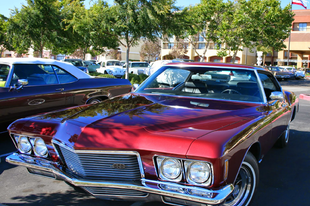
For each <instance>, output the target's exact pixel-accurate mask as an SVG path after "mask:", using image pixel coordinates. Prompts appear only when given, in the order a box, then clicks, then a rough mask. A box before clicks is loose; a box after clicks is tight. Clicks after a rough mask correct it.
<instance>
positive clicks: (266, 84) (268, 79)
mask: <svg viewBox="0 0 310 206" xmlns="http://www.w3.org/2000/svg"><path fill="white" fill-rule="evenodd" d="M258 75H259V78H260V79H261V81H262V84H263V88H264V91H265V94H266V98H267V101H269V100H270V98H269V97H270V94H271V92H274V91H281V88H280V86H279V84H278V82H277V81H276V80H275V78H274V76H273V75H272V74H269V73H261V72H259V73H258Z"/></svg>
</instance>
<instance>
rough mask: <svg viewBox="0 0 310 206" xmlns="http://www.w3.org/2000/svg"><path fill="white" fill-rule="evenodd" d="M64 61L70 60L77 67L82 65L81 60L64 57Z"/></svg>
mask: <svg viewBox="0 0 310 206" xmlns="http://www.w3.org/2000/svg"><path fill="white" fill-rule="evenodd" d="M65 61H66V62H70V63H71V64H73V65H74V66H76V67H78V66H84V65H83V62H82V60H70V59H66V60H65Z"/></svg>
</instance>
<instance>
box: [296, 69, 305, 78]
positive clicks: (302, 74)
mask: <svg viewBox="0 0 310 206" xmlns="http://www.w3.org/2000/svg"><path fill="white" fill-rule="evenodd" d="M305 76H306V74H305V71H302V70H296V72H295V78H296V79H303V78H305Z"/></svg>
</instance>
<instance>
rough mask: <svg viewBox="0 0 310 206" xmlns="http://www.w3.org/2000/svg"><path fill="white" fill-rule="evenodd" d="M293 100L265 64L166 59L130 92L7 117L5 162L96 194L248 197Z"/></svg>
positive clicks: (215, 200)
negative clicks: (10, 145) (10, 147)
mask: <svg viewBox="0 0 310 206" xmlns="http://www.w3.org/2000/svg"><path fill="white" fill-rule="evenodd" d="M227 71H228V72H227ZM235 74H236V75H238V76H239V77H241V78H231V76H232V75H235ZM245 77H249V78H245ZM298 105H299V100H298V98H297V97H296V96H295V94H294V93H293V92H289V91H284V90H282V88H281V86H280V85H279V83H278V81H277V80H276V79H275V77H274V76H273V75H272V73H271V72H269V71H267V70H264V69H260V68H255V67H250V66H242V65H234V64H223V63H222V64H221V63H172V64H167V65H165V66H163V67H161V68H160V69H158V70H157V71H156V72H155V73H154V74H153V75H152V76H150V77H149V78H148V79H147V80H146V81H144V82H143V83H142V84H141V85H140V86H139V88H138V89H137V90H136V91H135V92H132V93H130V94H125V95H122V96H118V97H115V98H113V99H110V100H106V101H104V102H102V103H99V104H95V105H84V106H80V107H73V108H69V109H65V110H60V111H56V112H51V113H46V114H42V115H39V116H33V117H29V118H25V119H20V120H17V121H15V122H14V123H12V124H11V125H10V127H9V128H8V131H9V133H10V135H11V137H12V140H13V142H14V143H15V145H16V147H17V149H18V151H17V152H16V153H14V154H12V155H10V156H8V157H7V158H6V161H7V162H9V163H12V164H15V165H21V166H25V167H27V168H28V171H29V172H30V173H33V174H39V175H44V176H48V177H54V178H56V179H58V180H63V181H66V182H68V183H70V184H71V185H73V186H75V187H80V188H83V189H84V190H85V191H87V192H89V193H90V194H92V195H94V196H95V197H98V198H104V199H112V200H120V199H123V200H124V199H125V200H134V201H163V202H164V203H167V204H170V205H230V206H231V205H238V206H240V205H248V204H249V203H250V201H251V200H252V197H253V195H254V192H255V189H256V188H257V184H258V181H259V166H258V165H259V162H260V161H261V160H262V158H263V157H264V156H265V155H266V153H267V152H268V150H269V149H270V148H271V147H272V146H273V145H274V144H276V145H277V146H279V147H285V146H286V145H287V144H288V141H289V128H290V122H291V121H292V120H293V119H294V118H295V115H296V113H297V111H298ZM283 164H285V163H283ZM270 175H274V176H275V178H276V174H270Z"/></svg>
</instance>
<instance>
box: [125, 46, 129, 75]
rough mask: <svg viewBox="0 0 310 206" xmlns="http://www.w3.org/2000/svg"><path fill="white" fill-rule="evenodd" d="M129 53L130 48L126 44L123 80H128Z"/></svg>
mask: <svg viewBox="0 0 310 206" xmlns="http://www.w3.org/2000/svg"><path fill="white" fill-rule="evenodd" d="M129 52H130V46H129V44H127V49H126V74H125V79H129V75H128V74H129Z"/></svg>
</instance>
